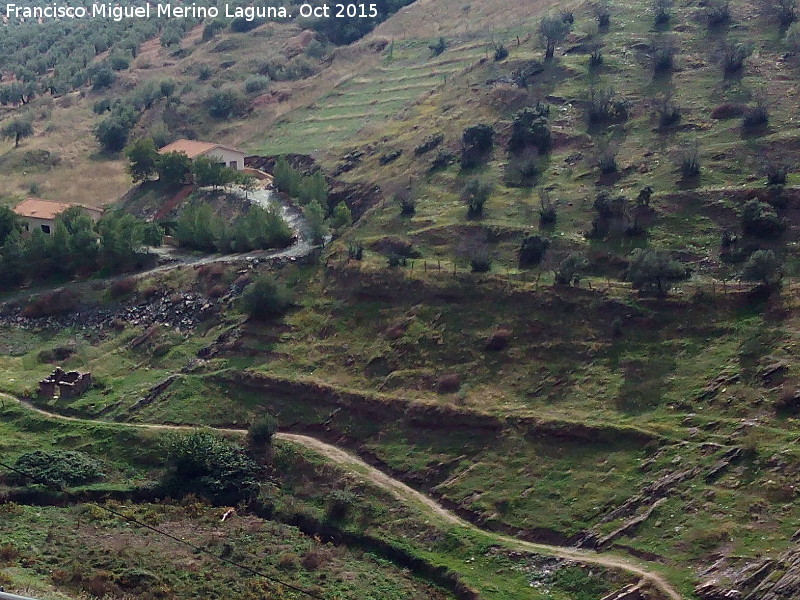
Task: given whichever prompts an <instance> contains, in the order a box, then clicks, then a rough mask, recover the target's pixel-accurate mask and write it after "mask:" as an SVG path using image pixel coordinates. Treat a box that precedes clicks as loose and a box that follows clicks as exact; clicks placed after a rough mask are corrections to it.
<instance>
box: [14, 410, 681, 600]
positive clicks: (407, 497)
mask: <svg viewBox="0 0 800 600" xmlns="http://www.w3.org/2000/svg"><path fill="white" fill-rule="evenodd" d="M0 398H7V399H9V400H13V401H15V402H17V403H19V404H20V405H22V406H24V407H25V408H26V409H28V410H31V411H33V412H35V413H37V414H39V415H42V416H43V417H46V418H48V419H58V420H61V421H72V422H76V423H90V424H107V425H111V426H118V427H133V428H138V429H157V430H162V431H189V430H193V429H196V427H195V426H192V425H163V424H158V423H119V422H115V421H102V420H94V419H83V418H79V417H68V416H66V415H60V414H58V413H53V412H49V411H46V410H42V409H41V408H37V407H35V406H33V405H32V404H30V403H29V402H26V401H25V400H22V399H20V398H16V397H14V396H11V395H9V394H0ZM208 429H213V430H215V431H219V432H221V433H227V434H234V435H244V434H245V433H247V431H246V430H244V429H230V428H225V427H209V428H208ZM275 438H276V439H279V440H284V441H287V442H291V443H294V444H298V445H301V446H304V447H306V448H308V449H309V450H312V451H314V452H317V453H318V454H320V455H322V456H324V457H325V458H326V459H328V460H330V461H331V462H333V463H335V464H337V465H339V466H340V467H343V468H345V469H347V470H350V471H352V472H354V473H356V474H357V475H360V476H362V477H364V478H365V479H367V480H368V481H369V482H370V483H373V484H374V485H377V486H378V487H380V488H382V489H384V490H386V491H388V492H389V493H390V494H392V495H393V496H394V497H395V498H397V499H398V500H400V501H401V502H404V503H410V504H414V505H416V506H417V507H420V508H421V509H422V510H423V511H424V512H427V513H428V514H429V515H430V516H432V517H434V518H435V519H436V520H439V521H443V522H444V523H447V524H448V525H455V526H457V527H463V528H465V529H471V530H473V531H477V532H480V533H481V534H483V535H486V536H489V537H491V538H494V539H495V540H496V541H497V542H499V543H500V544H502V545H503V546H506V547H508V548H511V549H514V550H518V551H522V552H533V553H536V554H543V555H547V556H557V557H560V558H566V559H570V560H574V561H577V562H580V563H583V564H594V565H601V566H604V567H609V568H612V569H618V570H620V571H627V572H628V573H632V574H634V575H636V576H638V577H641V578H642V580H643V581H644V582H647V583H649V584H650V585H651V586H653V587H654V588H656V589H658V590H659V591H660V592H661V593H662V594H663V595H664V597H665V598H668V599H669V600H684V597H683V596H682V595H681V594H680V593H678V591H677V590H676V589H675V588H674V587H672V586H671V585H670V584H669V582H667V580H666V579H664V578H663V577H662V576H661V575H659V574H658V573H655V572H653V571H650V570H648V569H647V568H646V566H645V565H644V564H640V563H638V562H634V561H633V560H631V559H627V558H621V557H616V556H612V555H609V554H599V553H597V552H594V551H592V550H583V549H578V548H569V547H564V546H551V545H548V544H537V543H534V542H526V541H524V540H519V539H517V538H514V537H511V536H508V535H503V534H500V533H495V532H493V531H487V530H484V529H481V528H480V527H478V526H477V525H474V524H473V523H470V522H468V521H465V520H464V519H462V518H461V517H459V516H457V515H456V514H455V513H453V512H452V511H450V510H448V509H446V508H445V507H444V506H442V505H441V504H440V503H439V502H437V501H436V500H434V499H433V498H431V497H429V496H426V495H425V494H423V493H421V492H418V491H417V490H415V489H414V488H412V487H410V486H408V485H406V484H405V483H403V482H402V481H399V480H397V479H395V478H393V477H391V476H389V475H387V474H386V473H384V472H383V471H380V470H379V469H376V468H375V467H373V466H372V465H370V464H368V463H366V462H364V461H363V460H361V459H360V458H358V457H357V456H356V455H354V454H352V453H350V452H347V451H346V450H343V449H341V448H339V447H338V446H333V445H332V444H328V443H326V442H323V441H321V440H318V439H317V438H313V437H310V436H307V435H299V434H296V433H285V432H279V433H276V434H275Z"/></svg>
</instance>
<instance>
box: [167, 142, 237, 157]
mask: <svg viewBox="0 0 800 600" xmlns="http://www.w3.org/2000/svg"><path fill="white" fill-rule="evenodd" d="M214 148H223V149H225V150H231V151H233V152H241V151H240V150H236V149H235V148H229V147H227V146H223V145H222V144H212V143H211V142H201V141H200V140H177V141H175V142H172V143H171V144H167V145H166V146H164V147H163V148H161V150H159V151H158V153H159V154H166V153H167V152H181V153H183V154H185V155H186V156H188V157H189V158H195V157H197V156H200V155H201V154H205V153H206V152H208V151H210V150H213V149H214Z"/></svg>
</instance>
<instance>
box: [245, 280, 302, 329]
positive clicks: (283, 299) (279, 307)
mask: <svg viewBox="0 0 800 600" xmlns="http://www.w3.org/2000/svg"><path fill="white" fill-rule="evenodd" d="M241 302H242V309H243V310H244V312H246V313H247V314H248V315H249V316H250V318H252V319H257V320H258V319H268V318H271V317H274V316H277V315H282V314H283V313H285V312H286V311H287V310H288V309H289V306H291V296H290V294H289V291H288V290H287V289H286V287H285V286H284V285H283V284H282V283H280V282H278V281H277V280H276V279H275V278H274V277H272V276H269V275H262V276H260V277H258V278H257V279H256V280H255V281H253V282H252V283H251V284H249V285H248V286H247V287H246V288H245V289H244V292H242V300H241Z"/></svg>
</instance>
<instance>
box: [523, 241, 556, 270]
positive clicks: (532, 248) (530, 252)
mask: <svg viewBox="0 0 800 600" xmlns="http://www.w3.org/2000/svg"><path fill="white" fill-rule="evenodd" d="M549 247H550V240H548V239H547V238H543V237H540V236H538V235H528V236H525V239H523V240H522V245H521V246H520V248H519V265H520V266H521V267H535V266H536V265H538V264H539V263H541V262H542V260H543V259H544V256H545V254H547V249H548V248H549Z"/></svg>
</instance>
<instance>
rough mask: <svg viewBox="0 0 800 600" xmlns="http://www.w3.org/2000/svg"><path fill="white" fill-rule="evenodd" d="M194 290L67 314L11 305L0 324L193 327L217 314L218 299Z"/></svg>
mask: <svg viewBox="0 0 800 600" xmlns="http://www.w3.org/2000/svg"><path fill="white" fill-rule="evenodd" d="M222 300H223V299H218V300H214V299H210V298H206V297H205V296H203V295H201V294H198V293H192V292H188V293H174V294H172V293H170V294H167V293H163V294H159V295H156V296H154V297H151V298H147V299H144V300H141V301H140V302H138V303H136V304H129V305H121V306H117V307H97V306H95V307H88V308H80V309H78V310H76V311H74V312H70V313H67V314H59V315H51V316H45V317H26V316H24V314H23V310H24V307H23V306H21V305H11V306H7V307H6V308H5V309H4V312H3V313H2V314H0V323H2V324H4V325H12V326H15V327H22V328H25V329H64V328H68V327H69V328H74V329H81V330H84V331H86V330H102V329H106V328H108V327H114V326H115V324H124V325H135V326H138V327H149V326H151V325H155V324H157V323H160V324H163V325H167V326H169V327H173V328H176V329H181V330H189V329H193V328H194V327H196V326H197V325H198V324H199V323H201V322H202V321H205V320H206V319H208V318H210V317H212V316H213V315H215V314H217V312H218V310H219V304H220V301H222Z"/></svg>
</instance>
